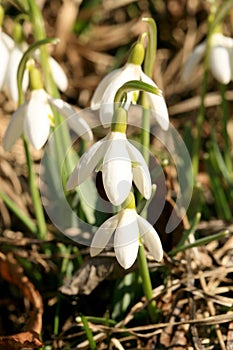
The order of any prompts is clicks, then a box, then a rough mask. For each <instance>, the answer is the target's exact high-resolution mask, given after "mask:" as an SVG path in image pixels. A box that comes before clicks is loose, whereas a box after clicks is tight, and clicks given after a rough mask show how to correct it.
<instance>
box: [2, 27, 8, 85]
mask: <svg viewBox="0 0 233 350" xmlns="http://www.w3.org/2000/svg"><path fill="white" fill-rule="evenodd" d="M1 34H2V33H0V35H1ZM0 52H1V54H0V90H1V89H2V88H3V85H4V82H5V78H6V73H7V69H8V61H9V56H10V53H9V50H8V48H7V46H6V44H5V43H4V41H3V40H2V37H1V36H0Z"/></svg>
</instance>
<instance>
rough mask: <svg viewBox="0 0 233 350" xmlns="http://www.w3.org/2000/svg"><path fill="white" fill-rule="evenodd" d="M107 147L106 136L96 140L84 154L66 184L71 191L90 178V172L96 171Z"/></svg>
mask: <svg viewBox="0 0 233 350" xmlns="http://www.w3.org/2000/svg"><path fill="white" fill-rule="evenodd" d="M105 147H106V138H104V139H102V140H100V141H98V142H96V143H95V144H94V145H92V146H91V147H90V148H89V150H88V151H87V152H85V153H84V154H83V155H82V157H81V158H80V160H79V162H78V164H77V166H76V167H75V168H74V170H73V172H72V173H71V175H70V177H69V179H68V182H67V184H66V189H67V191H70V190H72V189H73V188H75V187H76V186H79V185H80V184H81V183H82V182H84V181H85V180H86V179H87V178H88V176H90V174H91V173H92V172H93V171H94V169H95V168H96V166H97V165H98V163H99V162H100V161H101V159H102V158H103V155H104V151H105Z"/></svg>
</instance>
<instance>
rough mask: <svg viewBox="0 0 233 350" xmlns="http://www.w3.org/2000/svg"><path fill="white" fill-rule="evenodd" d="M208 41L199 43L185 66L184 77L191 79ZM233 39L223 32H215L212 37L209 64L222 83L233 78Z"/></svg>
mask: <svg viewBox="0 0 233 350" xmlns="http://www.w3.org/2000/svg"><path fill="white" fill-rule="evenodd" d="M206 50H207V42H206V41H204V42H202V43H201V44H199V45H197V46H196V47H195V49H194V50H193V52H192V53H191V55H190V57H189V58H188V61H187V62H186V64H185V66H184V70H183V73H182V78H183V80H184V81H185V82H187V81H189V79H190V77H191V74H192V73H193V71H194V69H195V68H196V66H197V65H198V63H199V62H200V61H201V60H202V59H203V58H204V56H205V53H206ZM232 61H233V39H232V38H230V37H227V36H225V35H223V34H221V33H214V34H213V35H212V36H211V38H210V53H209V64H210V70H211V72H212V74H213V76H214V78H215V79H216V80H217V81H219V82H220V83H222V84H228V83H229V82H230V81H232V80H233V65H232Z"/></svg>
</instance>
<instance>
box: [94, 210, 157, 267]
mask: <svg viewBox="0 0 233 350" xmlns="http://www.w3.org/2000/svg"><path fill="white" fill-rule="evenodd" d="M114 233H115V235H114V250H115V253H116V258H117V260H118V262H119V264H120V265H121V266H122V267H123V268H124V269H128V268H130V267H131V266H132V265H133V263H134V262H135V260H136V258H137V254H138V248H139V244H140V240H143V243H144V244H145V246H146V247H147V248H148V250H149V252H150V253H151V255H152V256H153V258H154V259H155V260H157V261H160V260H161V259H162V257H163V249H162V245H161V241H160V238H159V236H158V234H157V232H156V231H155V229H154V228H153V226H152V225H151V224H150V223H149V222H148V221H147V220H145V219H144V218H142V217H141V216H140V215H138V214H137V212H136V210H135V209H132V208H126V209H122V210H121V211H120V212H119V213H118V214H116V215H114V216H112V217H111V218H110V219H108V220H107V221H105V222H104V223H103V224H102V225H101V226H100V227H99V229H98V230H97V231H96V233H95V235H94V237H93V240H92V242H91V249H90V255H91V256H96V255H98V254H99V253H100V252H101V251H102V250H103V249H104V248H105V247H106V245H107V244H108V243H109V241H110V239H111V237H112V235H113V234H114Z"/></svg>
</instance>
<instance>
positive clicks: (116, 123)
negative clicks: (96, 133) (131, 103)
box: [111, 107, 127, 134]
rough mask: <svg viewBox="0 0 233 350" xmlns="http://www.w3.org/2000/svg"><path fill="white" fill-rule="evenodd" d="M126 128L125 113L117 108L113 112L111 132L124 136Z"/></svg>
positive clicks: (121, 108) (122, 109)
mask: <svg viewBox="0 0 233 350" xmlns="http://www.w3.org/2000/svg"><path fill="white" fill-rule="evenodd" d="M126 128H127V112H126V110H125V109H124V108H123V107H119V108H117V109H116V110H115V112H114V115H113V118H112V125H111V130H112V131H114V132H121V133H122V134H125V132H126Z"/></svg>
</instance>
